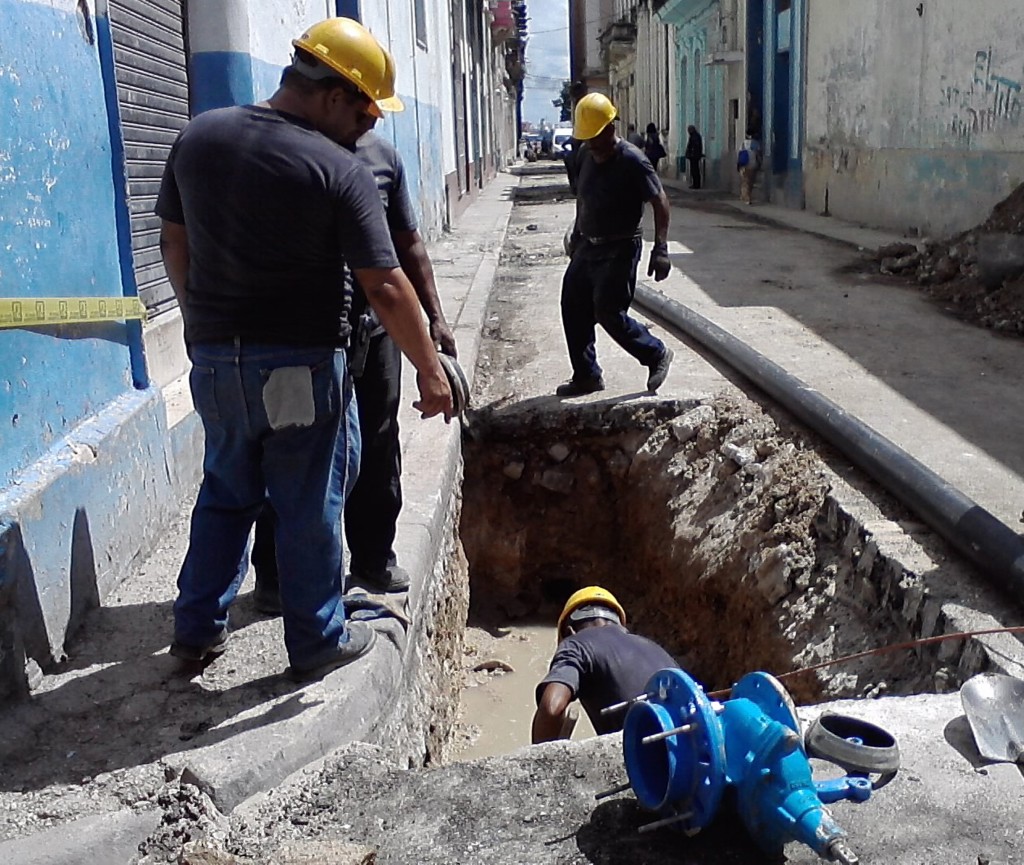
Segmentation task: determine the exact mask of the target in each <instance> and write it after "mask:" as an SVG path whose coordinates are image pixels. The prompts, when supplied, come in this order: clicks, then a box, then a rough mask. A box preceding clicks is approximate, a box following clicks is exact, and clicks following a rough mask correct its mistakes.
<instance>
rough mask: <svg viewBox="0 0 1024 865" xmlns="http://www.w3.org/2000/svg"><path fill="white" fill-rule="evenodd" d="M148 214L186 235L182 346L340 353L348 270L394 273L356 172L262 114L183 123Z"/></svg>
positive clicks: (318, 141)
mask: <svg viewBox="0 0 1024 865" xmlns="http://www.w3.org/2000/svg"><path fill="white" fill-rule="evenodd" d="M156 213H157V215H158V216H160V217H161V218H162V219H166V220H168V221H170V222H177V223H181V224H184V225H185V226H186V227H187V229H188V240H189V259H190V260H189V274H188V295H187V299H186V309H185V310H184V315H185V338H186V341H187V342H189V343H198V342H211V341H219V340H225V339H233V338H234V337H236V336H238V337H243V338H246V339H253V340H261V341H266V342H277V343H288V344H298V345H335V346H342V345H344V344H345V342H346V340H347V338H348V334H349V330H350V328H349V323H348V313H347V309H348V298H347V297H346V291H345V285H344V276H345V265H346V263H347V264H348V265H349V266H350V267H353V268H363V267H384V268H392V267H396V266H397V265H398V258H397V257H396V255H395V250H394V247H393V246H392V244H391V236H390V233H389V232H388V227H387V223H386V222H385V219H384V211H383V210H382V209H381V206H380V199H379V197H378V195H377V193H376V189H375V186H374V182H373V178H372V176H371V175H370V172H369V171H368V170H367V169H366V167H365V166H364V165H363V164H362V163H361V162H359V161H358V160H357V159H356V158H355V157H354V156H352V154H351V153H349V152H348V151H346V150H345V149H344V148H342V147H340V146H338V145H337V144H335V143H334V142H332V141H330V140H329V139H328V138H326V137H325V136H323V135H321V134H320V133H319V132H317V131H316V130H315V129H313V128H312V126H310V125H309V124H308V123H307V122H306V121H304V120H302V119H300V118H298V117H294V116H292V115H288V114H285V113H283V112H279V111H275V110H273V109H270V108H261V107H257V106H252V105H248V106H236V107H232V108H222V109H217V110H214V111H208V112H206V113H204V114H200V115H199V116H198V117H196V118H195V119H194V120H192V121H191V122H190V123H189V124H188V125H187V126H186V127H185V128H184V129H183V130H182V132H181V134H180V135H179V136H178V139H177V141H175V143H174V147H173V148H172V149H171V154H170V157H169V158H168V160H167V166H166V168H165V169H164V176H163V181H162V183H161V186H160V195H159V198H158V200H157V205H156Z"/></svg>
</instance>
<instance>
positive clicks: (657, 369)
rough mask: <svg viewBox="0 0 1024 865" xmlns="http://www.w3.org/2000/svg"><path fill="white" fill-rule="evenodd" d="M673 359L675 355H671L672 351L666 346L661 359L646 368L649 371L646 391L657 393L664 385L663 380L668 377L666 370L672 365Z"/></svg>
mask: <svg viewBox="0 0 1024 865" xmlns="http://www.w3.org/2000/svg"><path fill="white" fill-rule="evenodd" d="M673 357H675V355H673V354H672V349H670V348H669V347H668V346H667V345H666V346H665V351H664V352H663V353H662V355H661V357H659V358H658V359H657V360H656V361H655V362H654V363H653V364H651V365H650V366H649V367H648V369H649V370H650V373H649V374H648V376H647V390H648V391H650V392H651V393H657V390H658V388H659V387H661V386H662V385H663V384H664V383H665V379H666V378H667V377H668V368H669V367H670V366H671V365H672V358H673Z"/></svg>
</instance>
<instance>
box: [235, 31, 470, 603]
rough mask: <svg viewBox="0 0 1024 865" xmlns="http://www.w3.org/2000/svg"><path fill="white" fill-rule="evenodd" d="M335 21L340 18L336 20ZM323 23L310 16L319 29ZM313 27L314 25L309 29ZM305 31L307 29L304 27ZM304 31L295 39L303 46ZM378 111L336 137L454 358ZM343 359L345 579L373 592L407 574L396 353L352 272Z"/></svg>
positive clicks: (272, 566) (271, 599)
mask: <svg viewBox="0 0 1024 865" xmlns="http://www.w3.org/2000/svg"><path fill="white" fill-rule="evenodd" d="M335 20H339V19H335ZM321 26H322V25H318V28H319V27H321ZM316 29H317V28H314V30H316ZM311 32H312V31H311ZM312 40H313V37H312V36H310V35H309V34H307V35H306V36H304V37H303V39H302V40H296V45H300V44H305V45H308V44H310V43H311V42H312ZM384 59H385V68H384V73H383V76H382V77H381V79H380V81H379V82H378V83H377V84H376V85H375V87H374V88H373V90H374V93H375V94H376V96H377V98H376V100H375V101H376V104H377V106H378V107H380V108H381V109H383V110H384V111H385V112H394V111H401V110H402V109H403V105H402V101H401V99H399V98H398V96H397V95H395V64H394V60H393V59H392V57H391V54H390V53H389V52H387V51H385V52H384ZM377 122H378V118H377V117H376V116H374V115H372V114H366V115H364V118H363V121H362V122H361V123H360V124H359V125H358V128H357V129H356V134H357V135H358V137H357V138H356V139H355V140H351V139H345V140H340V141H339V142H338V143H339V144H341V145H342V146H344V147H345V148H346V149H347V150H348V151H349V152H351V153H352V154H353V155H355V157H356V158H357V159H358V160H359V161H360V162H362V163H363V164H364V165H365V166H366V167H367V168H369V169H370V171H371V172H372V173H373V178H374V180H375V181H376V184H377V191H378V193H379V194H380V200H381V203H382V204H383V205H384V213H385V216H386V217H387V223H388V230H389V231H390V233H391V241H392V243H393V244H394V246H395V252H396V253H397V255H398V261H399V263H400V264H401V267H402V271H403V272H404V273H405V274H406V276H408V277H409V281H410V282H411V283H412V287H413V289H414V290H415V292H416V297H417V299H418V300H419V302H420V306H421V307H422V308H423V312H424V314H425V315H426V317H427V328H428V331H429V334H430V338H431V340H432V341H433V342H434V343H435V344H436V345H438V346H439V348H440V350H441V352H443V353H444V354H446V355H448V356H449V357H453V358H454V357H455V356H456V354H457V349H456V345H455V335H454V333H453V332H452V329H451V326H450V325H449V324H448V321H447V319H446V318H445V315H444V312H443V310H442V308H441V300H440V298H439V297H438V292H437V285H436V283H435V280H434V268H433V265H432V264H431V261H430V256H429V255H428V253H427V247H426V245H425V243H424V241H423V237H422V236H421V235H420V232H419V229H418V226H417V221H416V212H415V209H414V208H413V204H412V192H411V190H410V187H409V178H408V175H407V173H406V171H405V165H404V163H403V161H402V157H401V155H400V154H399V152H398V150H397V148H396V147H395V146H394V145H393V144H392V143H391V142H390V141H389V140H388V138H387V137H385V136H382V135H377V134H376V133H375V132H374V131H373V128H374V126H375V125H376V124H377ZM351 288H352V306H351V308H350V311H349V320H350V321H351V323H352V337H351V339H350V340H349V350H348V368H349V372H350V373H351V376H352V380H353V385H354V387H355V394H356V402H357V404H358V406H359V435H360V439H361V444H362V447H361V453H360V459H359V476H358V479H357V480H356V482H355V484H354V485H353V487H352V489H351V491H350V492H349V494H348V497H347V499H346V501H345V542H346V544H347V545H348V551H349V569H350V575H351V579H352V582H354V583H357V584H358V585H360V586H362V587H363V588H366V589H369V590H370V591H373V592H405V591H407V590H408V589H409V586H410V578H409V574H408V573H407V572H406V570H405V569H404V568H403V567H402V566H401V565H400V564H399V563H398V557H397V555H396V553H395V549H394V544H395V537H396V534H397V527H398V517H399V514H400V513H401V510H402V477H401V476H402V458H401V442H400V439H399V425H398V412H399V408H400V405H401V381H402V353H401V352H400V351H399V350H398V346H397V345H396V344H395V341H394V340H393V339H392V338H391V337H390V336H389V335H388V333H387V331H386V330H385V329H384V327H382V326H381V322H380V318H379V316H378V315H377V314H376V312H374V310H373V308H372V307H371V306H369V305H368V303H367V299H366V294H365V292H364V291H363V290H362V287H361V286H360V284H359V282H358V280H354V281H353V283H352V286H351ZM276 524H277V520H276V518H275V516H274V510H273V508H272V507H271V506H269V505H268V506H267V507H266V508H264V510H263V513H262V514H260V516H259V518H258V519H257V520H256V531H255V533H254V535H253V545H252V557H251V561H252V565H253V570H254V571H255V573H256V586H255V590H254V592H253V601H254V603H255V606H256V609H257V610H258V611H259V612H261V613H264V614H266V615H280V613H281V599H280V593H279V578H278V569H277V550H276V546H277V545H276V543H275V540H274V538H275V535H276Z"/></svg>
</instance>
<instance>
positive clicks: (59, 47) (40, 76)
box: [0, 0, 132, 489]
mask: <svg viewBox="0 0 1024 865" xmlns="http://www.w3.org/2000/svg"><path fill="white" fill-rule="evenodd" d="M69 82H73V83H74V86H69ZM122 294H123V286H122V282H121V273H120V266H119V260H118V243H117V232H116V222H115V210H114V164H113V156H112V150H111V145H110V138H109V134H108V115H107V104H106V101H105V94H104V88H103V79H102V73H101V69H100V59H99V49H98V47H97V39H96V22H95V20H94V19H92V18H91V16H90V18H89V20H88V21H87V20H86V19H85V18H83V17H80V16H79V14H78V12H77V6H76V2H75V0H50V2H24V0H0V297H6V298H22V297H24V298H32V297H90V296H101V295H110V296H120V295H122ZM129 328H130V326H129V325H126V324H124V323H107V324H98V325H68V326H63V327H45V328H33V329H13V328H11V329H5V330H2V331H0V489H2V488H3V487H4V486H6V485H7V484H8V483H10V482H11V480H12V479H13V477H14V475H15V474H16V473H17V472H18V471H19V470H21V469H23V468H25V467H26V466H27V465H29V464H30V463H31V462H32V461H33V460H34V459H36V458H37V457H39V456H40V455H41V454H43V453H45V452H46V451H47V450H48V449H49V448H50V447H52V446H53V445H54V444H55V443H57V442H58V441H59V440H60V439H61V437H63V436H64V435H65V434H66V433H67V432H68V431H69V430H70V429H71V428H73V427H74V426H75V425H76V424H77V423H79V422H80V421H81V420H82V419H83V418H85V417H87V416H88V415H89V414H91V413H92V412H94V411H96V410H98V409H99V408H100V407H102V406H103V405H104V404H106V403H108V402H109V401H110V400H112V399H113V398H114V397H116V396H117V395H118V394H119V393H121V392H123V391H125V390H128V389H130V388H131V386H132V375H131V358H130V352H129V348H128V346H129V341H130V333H129Z"/></svg>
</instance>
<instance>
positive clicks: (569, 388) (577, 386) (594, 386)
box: [555, 376, 604, 396]
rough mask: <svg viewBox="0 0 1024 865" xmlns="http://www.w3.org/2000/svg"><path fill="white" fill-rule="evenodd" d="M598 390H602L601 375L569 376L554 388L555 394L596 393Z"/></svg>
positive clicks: (582, 394) (602, 380) (578, 394)
mask: <svg viewBox="0 0 1024 865" xmlns="http://www.w3.org/2000/svg"><path fill="white" fill-rule="evenodd" d="M599 390H604V379H603V378H602V377H601V376H598V377H597V378H571V379H569V380H568V381H567V382H566V383H565V384H560V385H559V386H558V387H556V388H555V396H584V395H585V394H588V393H597V392H598V391H599Z"/></svg>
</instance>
